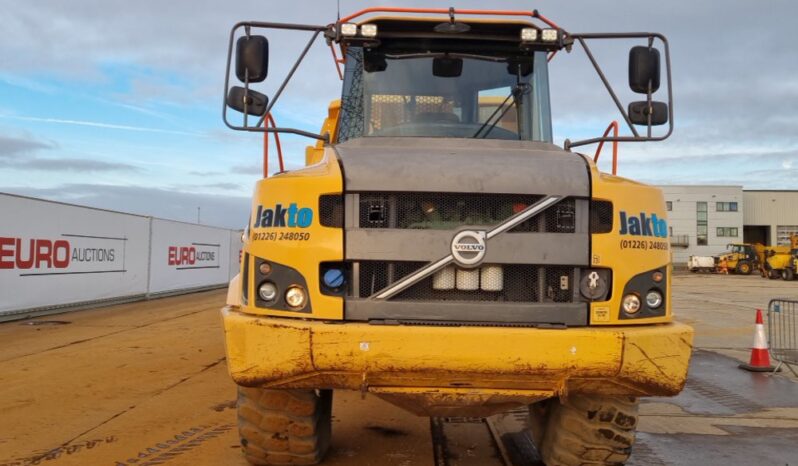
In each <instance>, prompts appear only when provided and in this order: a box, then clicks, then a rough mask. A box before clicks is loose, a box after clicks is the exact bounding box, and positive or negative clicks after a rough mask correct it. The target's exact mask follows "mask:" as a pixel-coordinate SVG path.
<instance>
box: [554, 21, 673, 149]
mask: <svg viewBox="0 0 798 466" xmlns="http://www.w3.org/2000/svg"><path fill="white" fill-rule="evenodd" d="M570 37H571V38H572V39H575V40H578V41H579V43H580V44H582V48H584V50H585V52H586V54H587V56H588V58H589V59H590V62H591V63H592V64H593V68H595V70H596V72H598V74H599V77H600V78H601V80H602V81H603V82H604V86H605V87H606V88H607V90H608V91H609V92H610V95H611V96H612V98H613V100H615V104H616V105H617V106H618V110H620V112H621V115H623V117H624V120H626V124H627V125H629V127H630V129H631V130H632V134H634V135H635V136H634V137H633V136H620V137H612V138H590V139H583V140H580V141H573V142H572V141H571V140H570V139H566V140H565V144H564V147H565V149H566V150H570V149H571V148H572V147H577V146H586V145H589V144H595V143H597V142H602V141H605V142H642V141H663V140H665V139H668V138H669V137H670V136H671V134H673V82H672V80H671V52H670V45H669V44H668V39H667V38H666V37H665V36H663V35H662V34H658V33H653V32H620V33H582V34H570ZM643 37H645V38H648V41H649V46H652V45H653V43H654V40H656V39H659V40H661V41H662V44H663V48H664V49H665V75H666V80H667V89H668V132H666V133H665V134H664V135H662V136H656V137H652V136H651V126H652V125H651V124H650V121H651V115H649V125H648V137H640V136H639V135H638V133H637V131H635V128H634V127H633V125H632V123H631V120H629V118H628V116H629V115H628V114H627V113H626V111H624V109H623V107H621V105H620V103H619V101H618V98H617V96H616V95H615V93H614V92H613V91H612V88H611V87H610V85H609V83H608V82H607V79H606V77H605V76H604V73H602V71H601V69H600V67H599V66H598V63H597V62H596V60H595V58H594V57H593V54H592V53H590V50H589V49H588V47H587V45H586V44H585V41H584V39H641V38H643ZM649 85H650V84H649ZM647 100H648V102H649V106H650V105H651V92H649V95H648V99H647Z"/></svg>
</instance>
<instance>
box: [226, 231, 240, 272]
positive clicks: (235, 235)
mask: <svg viewBox="0 0 798 466" xmlns="http://www.w3.org/2000/svg"><path fill="white" fill-rule="evenodd" d="M242 233H243V231H241V230H238V231H236V230H233V231H231V232H230V275H229V278H230V280H232V279H233V277H235V276H236V274H237V273H238V271H239V270H241V256H242V252H241V251H242V249H243V248H244V244H243V243H242V242H241V234H242Z"/></svg>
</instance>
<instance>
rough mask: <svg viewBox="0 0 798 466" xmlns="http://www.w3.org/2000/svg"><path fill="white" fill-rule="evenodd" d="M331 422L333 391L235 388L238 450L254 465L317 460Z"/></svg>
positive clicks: (326, 442) (324, 449) (327, 441)
mask: <svg viewBox="0 0 798 466" xmlns="http://www.w3.org/2000/svg"><path fill="white" fill-rule="evenodd" d="M331 423H332V390H319V391H316V390H273V389H266V388H249V387H238V432H239V436H240V438H241V450H242V452H243V453H244V456H245V457H246V459H247V461H249V463H251V464H253V465H258V466H268V465H283V464H317V463H319V462H320V461H321V460H322V459H323V458H324V455H325V454H326V453H327V449H328V448H329V446H330V437H331V431H332V424H331Z"/></svg>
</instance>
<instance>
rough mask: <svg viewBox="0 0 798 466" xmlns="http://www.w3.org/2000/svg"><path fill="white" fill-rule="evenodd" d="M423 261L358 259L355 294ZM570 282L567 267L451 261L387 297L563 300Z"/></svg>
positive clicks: (382, 284) (568, 294)
mask: <svg viewBox="0 0 798 466" xmlns="http://www.w3.org/2000/svg"><path fill="white" fill-rule="evenodd" d="M424 265H426V263H424V262H381V261H362V262H360V263H359V271H360V272H359V273H360V276H359V278H358V283H359V284H360V291H359V297H361V298H367V297H369V296H371V295H373V294H374V293H376V292H378V291H380V290H381V289H383V288H385V287H387V286H388V285H390V284H392V283H395V282H396V281H398V280H400V279H402V278H403V277H405V276H407V275H408V274H410V273H413V272H415V271H416V270H418V269H420V268H421V267H423V266H424ZM389 277H393V279H392V280H389ZM573 286H574V269H573V267H567V266H547V267H544V266H538V265H526V264H523V265H519V264H512V265H499V264H484V265H482V266H480V267H477V268H474V269H462V268H459V267H456V266H454V265H451V266H448V267H446V268H444V269H442V270H440V271H438V272H436V273H435V274H433V275H432V276H429V277H427V278H425V279H424V280H422V281H420V282H419V283H416V284H415V285H413V286H411V287H410V288H408V289H406V290H404V291H402V292H401V293H399V294H398V295H397V296H395V297H394V298H391V299H392V300H394V301H497V302H528V303H538V302H540V303H543V302H557V303H569V302H572V301H573V296H574V293H573Z"/></svg>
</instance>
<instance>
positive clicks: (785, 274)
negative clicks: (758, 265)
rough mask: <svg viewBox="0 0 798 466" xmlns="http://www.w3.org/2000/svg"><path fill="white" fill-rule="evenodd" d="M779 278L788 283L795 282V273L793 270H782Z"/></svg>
mask: <svg viewBox="0 0 798 466" xmlns="http://www.w3.org/2000/svg"><path fill="white" fill-rule="evenodd" d="M781 278H782V279H784V280H787V281H788V282H789V281H793V280H795V271H793V269H784V270H782V271H781Z"/></svg>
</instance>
